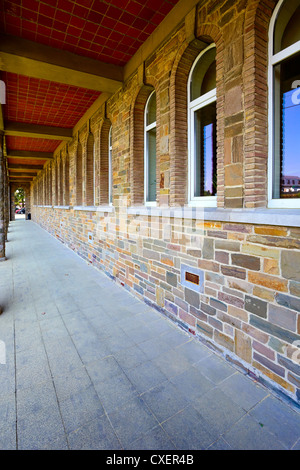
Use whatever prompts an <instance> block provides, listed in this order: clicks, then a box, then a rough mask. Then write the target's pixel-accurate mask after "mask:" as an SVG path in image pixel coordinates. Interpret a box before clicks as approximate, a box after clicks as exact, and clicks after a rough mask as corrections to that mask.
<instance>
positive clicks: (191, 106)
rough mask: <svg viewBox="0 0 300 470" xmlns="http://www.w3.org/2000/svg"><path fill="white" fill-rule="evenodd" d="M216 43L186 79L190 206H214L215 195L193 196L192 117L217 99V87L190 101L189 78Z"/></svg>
mask: <svg viewBox="0 0 300 470" xmlns="http://www.w3.org/2000/svg"><path fill="white" fill-rule="evenodd" d="M215 47H216V45H215V44H214V43H213V44H210V45H209V46H208V47H207V48H205V49H204V50H203V51H201V52H200V54H199V55H198V56H197V58H196V60H195V61H194V63H193V66H192V68H191V70H190V73H189V79H188V202H189V205H190V206H200V207H216V206H217V196H198V197H197V196H194V194H195V134H194V128H195V127H194V123H195V121H194V118H195V112H196V111H198V110H199V109H201V108H204V107H205V106H207V105H208V104H210V103H214V102H216V101H217V89H216V88H214V89H213V90H211V91H209V92H208V93H205V94H204V95H202V96H200V97H198V98H196V99H195V100H193V101H191V79H192V75H193V72H194V69H195V67H196V66H197V64H198V62H199V61H200V60H201V57H202V56H203V55H204V54H206V52H207V51H209V50H210V49H213V48H215Z"/></svg>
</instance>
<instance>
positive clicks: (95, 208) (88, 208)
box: [73, 205, 114, 212]
mask: <svg viewBox="0 0 300 470" xmlns="http://www.w3.org/2000/svg"><path fill="white" fill-rule="evenodd" d="M73 209H74V210H75V211H86V212H114V207H113V206H109V205H107V206H74V207H73Z"/></svg>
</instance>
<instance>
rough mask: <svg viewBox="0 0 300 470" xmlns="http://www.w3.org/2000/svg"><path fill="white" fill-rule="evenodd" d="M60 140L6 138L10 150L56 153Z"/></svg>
mask: <svg viewBox="0 0 300 470" xmlns="http://www.w3.org/2000/svg"><path fill="white" fill-rule="evenodd" d="M59 144H60V140H50V139H49V140H48V139H34V138H32V137H12V136H6V146H7V148H8V149H9V150H29V151H33V152H54V150H55V149H56V147H58V145H59Z"/></svg>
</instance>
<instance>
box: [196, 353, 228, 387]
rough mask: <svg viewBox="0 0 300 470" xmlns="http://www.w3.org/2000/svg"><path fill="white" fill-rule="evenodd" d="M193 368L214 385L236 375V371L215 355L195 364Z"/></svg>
mask: <svg viewBox="0 0 300 470" xmlns="http://www.w3.org/2000/svg"><path fill="white" fill-rule="evenodd" d="M195 367H196V368H197V369H199V370H200V371H201V373H202V374H203V375H205V377H207V378H208V379H209V380H211V381H212V382H213V383H214V384H216V385H217V384H219V383H220V382H222V381H223V380H225V379H226V378H227V377H230V376H231V375H233V374H235V373H236V369H234V368H233V367H232V366H231V365H230V364H228V363H227V364H226V363H225V362H224V360H223V359H222V358H220V357H218V356H216V355H215V354H211V355H210V356H209V357H205V359H202V360H201V361H199V362H197V364H196V365H195Z"/></svg>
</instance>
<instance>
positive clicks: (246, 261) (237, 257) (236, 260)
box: [231, 253, 260, 271]
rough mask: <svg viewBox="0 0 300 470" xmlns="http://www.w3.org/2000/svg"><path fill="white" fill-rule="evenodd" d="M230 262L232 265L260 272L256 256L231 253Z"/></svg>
mask: <svg viewBox="0 0 300 470" xmlns="http://www.w3.org/2000/svg"><path fill="white" fill-rule="evenodd" d="M231 262H232V264H235V265H237V266H241V267H243V268H247V269H251V270H252V271H259V270H260V259H259V258H258V257H256V256H250V255H243V254H242V253H236V254H234V253H233V254H232V255H231Z"/></svg>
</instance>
